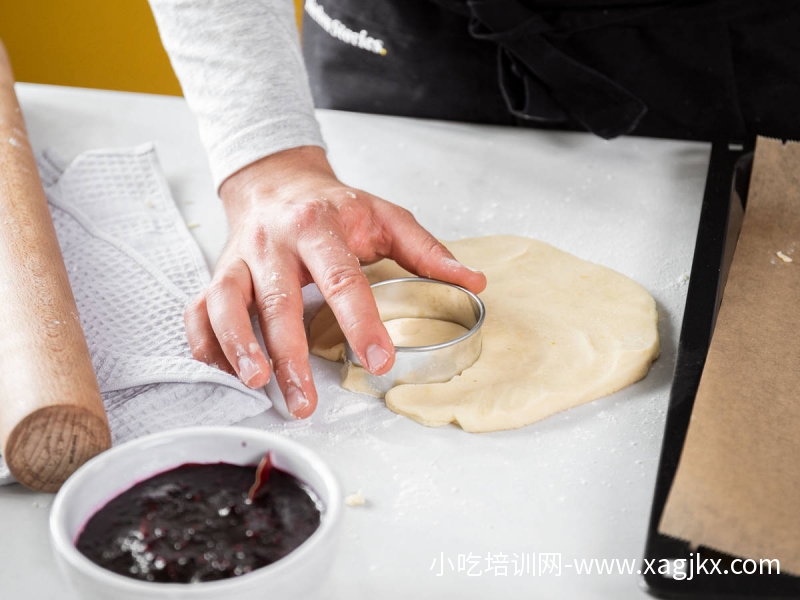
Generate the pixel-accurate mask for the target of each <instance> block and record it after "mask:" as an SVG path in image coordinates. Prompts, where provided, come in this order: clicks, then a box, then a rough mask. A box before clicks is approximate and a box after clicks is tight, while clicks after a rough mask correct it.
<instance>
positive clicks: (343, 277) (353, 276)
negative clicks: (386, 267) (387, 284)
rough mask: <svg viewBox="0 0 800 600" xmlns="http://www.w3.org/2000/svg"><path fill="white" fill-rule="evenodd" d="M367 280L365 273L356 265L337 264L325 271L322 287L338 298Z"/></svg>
mask: <svg viewBox="0 0 800 600" xmlns="http://www.w3.org/2000/svg"><path fill="white" fill-rule="evenodd" d="M364 281H366V278H365V277H364V273H363V272H362V271H361V269H360V268H358V267H356V266H354V265H348V264H337V265H333V266H331V267H329V268H328V269H327V270H326V271H325V275H324V276H323V280H322V281H321V282H320V283H321V284H322V287H323V288H324V289H325V290H326V291H327V292H328V295H329V296H330V297H331V298H337V297H340V296H343V295H345V294H347V293H349V292H351V291H352V290H353V289H354V287H355V286H358V285H359V284H360V283H362V282H364Z"/></svg>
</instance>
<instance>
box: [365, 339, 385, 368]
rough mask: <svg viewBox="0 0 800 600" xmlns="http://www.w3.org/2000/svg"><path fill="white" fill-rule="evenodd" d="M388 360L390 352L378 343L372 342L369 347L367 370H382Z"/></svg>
mask: <svg viewBox="0 0 800 600" xmlns="http://www.w3.org/2000/svg"><path fill="white" fill-rule="evenodd" d="M388 360H389V353H388V352H387V351H386V350H384V349H383V348H381V347H380V346H378V344H371V345H370V346H368V347H367V370H368V371H370V372H371V373H374V372H375V371H378V370H380V368H381V367H382V366H383V365H385V364H386V361H388Z"/></svg>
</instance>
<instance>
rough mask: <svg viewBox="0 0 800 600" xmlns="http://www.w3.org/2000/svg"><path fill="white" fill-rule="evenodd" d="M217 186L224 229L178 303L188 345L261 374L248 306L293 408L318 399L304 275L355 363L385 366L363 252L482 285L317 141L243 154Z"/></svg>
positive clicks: (265, 367)
mask: <svg viewBox="0 0 800 600" xmlns="http://www.w3.org/2000/svg"><path fill="white" fill-rule="evenodd" d="M220 197H221V198H222V201H223V203H224V205H225V211H226V213H227V216H228V224H229V230H230V234H229V238H228V243H227V245H226V247H225V249H224V250H223V253H222V256H221V257H220V259H219V262H218V263H217V266H216V269H215V272H214V277H213V280H212V282H211V285H210V286H209V287H208V289H206V290H205V291H203V292H202V293H201V294H200V295H199V296H197V298H195V299H194V300H193V301H192V303H191V305H190V306H189V307H188V308H187V309H186V312H185V314H184V320H185V323H186V333H187V337H188V339H189V344H190V346H191V348H192V355H193V356H194V357H195V358H196V359H197V360H201V361H204V362H206V363H208V364H212V365H216V366H218V367H220V368H221V369H223V370H225V371H228V372H229V373H232V374H236V375H238V376H239V377H240V378H241V380H242V381H244V383H245V384H247V385H248V386H250V387H253V388H257V387H263V386H264V385H266V384H267V381H269V378H270V365H269V363H268V362H267V358H266V356H265V355H264V353H263V351H262V350H261V348H260V346H259V345H258V343H257V341H256V338H255V335H254V334H253V330H252V326H251V323H250V312H251V311H254V312H255V313H256V314H257V315H258V320H259V325H260V327H261V332H262V334H263V337H264V342H265V344H266V347H267V351H268V352H269V355H270V357H271V359H272V366H273V368H274V371H275V376H276V377H277V382H278V385H279V386H280V388H281V391H282V392H283V395H284V398H285V399H286V405H287V408H288V409H289V411H290V412H291V413H292V415H294V416H295V417H296V418H305V417H308V416H309V415H311V413H313V412H314V409H315V408H316V405H317V391H316V388H315V387H314V382H313V381H312V378H311V367H310V365H309V362H308V343H307V341H306V336H305V328H304V326H303V299H302V293H301V288H302V287H303V286H305V285H306V284H308V283H311V282H312V281H313V282H315V283H316V284H317V286H318V287H319V289H320V291H321V292H322V295H323V296H324V298H325V300H326V301H327V302H328V304H329V305H330V307H331V309H332V310H333V313H334V314H335V315H336V318H337V320H338V321H339V324H340V326H341V328H342V332H343V333H344V334H345V336H346V337H347V340H348V342H349V343H350V346H351V347H352V349H353V351H354V352H355V354H356V356H358V359H359V360H360V361H361V364H362V365H364V366H365V368H366V369H367V370H368V371H370V372H371V373H373V374H376V375H382V374H384V373H386V372H387V371H388V370H389V369H390V368H391V367H392V364H393V363H394V346H393V345H392V341H391V339H390V338H389V335H388V333H387V332H386V329H385V327H384V326H383V324H382V323H381V320H380V317H379V315H378V309H377V307H376V306H375V301H374V298H373V296H372V292H371V290H370V287H369V283H368V281H367V279H366V277H365V276H364V274H363V272H362V270H361V265H362V264H368V263H372V262H375V261H377V260H380V259H381V258H386V257H388V258H391V259H393V260H395V261H396V262H397V263H398V264H399V265H400V266H402V267H403V268H405V269H406V270H408V271H411V272H412V273H416V274H418V275H421V276H424V277H431V278H434V279H440V280H443V281H448V282H451V283H455V284H457V285H461V286H463V287H465V288H467V289H469V290H471V291H473V292H476V293H477V292H480V291H482V290H483V289H484V288H485V287H486V278H485V277H484V276H483V274H481V273H479V272H477V271H473V270H472V269H469V268H467V267H465V266H463V265H461V264H460V263H459V262H458V261H456V260H455V259H454V258H453V256H452V254H450V252H449V251H448V250H447V249H446V248H445V247H444V246H443V245H442V244H441V243H439V242H438V241H437V240H436V239H435V238H434V237H433V236H432V235H431V234H430V233H428V232H427V231H426V230H425V229H423V228H422V226H420V225H419V223H417V221H416V220H415V219H414V217H413V215H412V214H411V213H410V212H409V211H407V210H405V209H404V208H401V207H399V206H397V205H394V204H392V203H390V202H387V201H385V200H382V199H380V198H378V197H376V196H373V195H372V194H369V193H367V192H364V191H362V190H357V189H354V188H351V187H348V186H346V185H344V184H343V183H341V182H340V181H339V180H338V179H337V178H336V175H335V174H334V173H333V170H332V169H331V167H330V165H329V164H328V161H327V159H326V157H325V152H324V150H322V149H321V148H319V147H316V146H304V147H301V148H293V149H291V150H285V151H283V152H279V153H277V154H273V155H272V156H269V157H266V158H264V159H261V160H259V161H257V162H255V163H253V164H251V165H249V166H248V167H246V168H244V169H243V170H241V171H239V172H238V173H235V174H234V175H232V176H231V177H229V178H228V179H227V180H226V181H225V182H224V183H223V184H222V186H221V188H220Z"/></svg>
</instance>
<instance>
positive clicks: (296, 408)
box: [284, 385, 308, 418]
mask: <svg viewBox="0 0 800 600" xmlns="http://www.w3.org/2000/svg"><path fill="white" fill-rule="evenodd" d="M284 397H285V398H286V408H287V409H289V412H290V413H292V415H294V416H297V413H299V412H301V411H302V410H303V409H305V408H307V407H308V399H307V398H306V396H305V394H303V390H301V389H300V388H298V387H295V386H293V385H290V386H289V387H288V388H286V394H284ZM298 418H299V417H298Z"/></svg>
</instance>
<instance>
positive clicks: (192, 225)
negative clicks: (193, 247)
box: [186, 221, 200, 229]
mask: <svg viewBox="0 0 800 600" xmlns="http://www.w3.org/2000/svg"><path fill="white" fill-rule="evenodd" d="M197 227H200V223H198V222H197V221H189V222H188V223H187V224H186V229H195V228H197Z"/></svg>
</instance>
